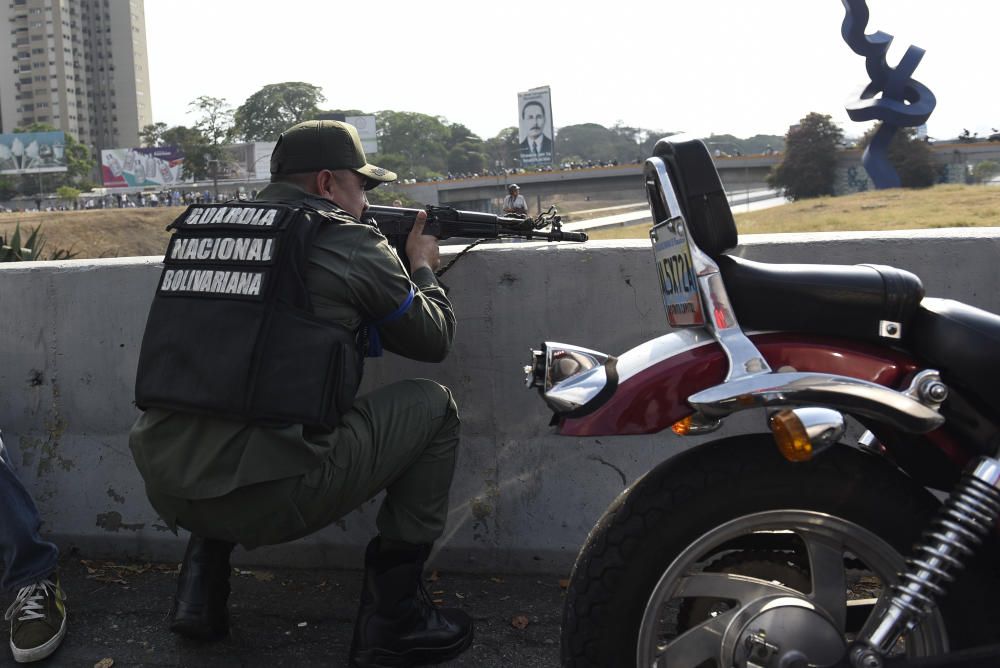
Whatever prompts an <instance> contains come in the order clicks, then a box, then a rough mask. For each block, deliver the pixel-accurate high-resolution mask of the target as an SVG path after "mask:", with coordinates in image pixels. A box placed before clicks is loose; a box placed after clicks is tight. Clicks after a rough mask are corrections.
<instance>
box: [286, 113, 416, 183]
mask: <svg viewBox="0 0 1000 668" xmlns="http://www.w3.org/2000/svg"><path fill="white" fill-rule="evenodd" d="M324 169H331V170H332V169H351V170H353V171H355V172H357V173H358V174H361V175H362V176H364V177H365V178H366V179H367V181H366V184H365V190H371V189H372V188H374V187H375V186H377V185H378V184H380V183H387V182H389V181H395V180H396V174H395V173H394V172H390V171H389V170H387V169H382V168H381V167H376V166H375V165H370V164H368V159H367V158H365V150H364V148H362V146H361V138H360V137H359V136H358V131H357V129H356V128H355V127H354V126H353V125H350V124H349V123H342V122H340V121H306V122H305V123H299V124H298V125H294V126H292V127H290V128H289V129H287V130H285V131H284V132H282V133H281V136H280V137H278V143H277V144H275V145H274V151H273V152H272V153H271V174H276V175H277V174H301V173H303V172H318V171H321V170H324Z"/></svg>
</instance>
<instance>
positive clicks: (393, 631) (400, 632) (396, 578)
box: [351, 536, 472, 668]
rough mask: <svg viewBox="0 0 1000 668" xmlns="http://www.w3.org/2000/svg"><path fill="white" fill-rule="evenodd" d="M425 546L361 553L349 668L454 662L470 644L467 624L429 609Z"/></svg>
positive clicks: (451, 613)
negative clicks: (358, 601)
mask: <svg viewBox="0 0 1000 668" xmlns="http://www.w3.org/2000/svg"><path fill="white" fill-rule="evenodd" d="M429 554H430V546H429V545H422V546H413V547H412V548H409V549H402V550H391V551H381V550H380V549H379V538H378V537H377V536H376V537H375V538H374V539H373V540H372V542H370V543H369V544H368V549H367V551H366V552H365V582H364V588H363V589H362V590H361V607H360V608H359V610H358V620H357V622H356V623H355V625H354V640H353V641H352V642H351V666H352V668H375V667H379V668H381V667H390V666H391V667H392V668H405V667H406V666H419V665H427V664H434V663H441V662H443V661H448V660H450V659H454V658H455V657H456V656H458V655H459V654H461V653H462V652H464V651H465V650H466V649H468V647H469V645H471V644H472V619H471V618H470V617H469V616H468V615H467V614H465V613H464V612H462V611H461V610H448V609H441V608H438V607H437V606H435V605H434V603H433V602H432V601H431V598H430V595H429V594H428V593H427V590H426V589H425V588H424V582H423V570H424V562H425V561H426V560H427V556H428V555H429Z"/></svg>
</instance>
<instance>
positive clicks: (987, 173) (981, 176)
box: [972, 160, 1000, 183]
mask: <svg viewBox="0 0 1000 668" xmlns="http://www.w3.org/2000/svg"><path fill="white" fill-rule="evenodd" d="M998 173H1000V164H998V163H996V162H994V161H993V160H983V161H981V162H977V163H976V166H975V167H973V168H972V177H973V178H974V179H975V180H976V183H986V182H987V181H989V180H990V179H992V178H993V177H994V176H996V175H997V174H998Z"/></svg>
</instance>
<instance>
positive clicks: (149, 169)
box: [101, 146, 184, 188]
mask: <svg viewBox="0 0 1000 668" xmlns="http://www.w3.org/2000/svg"><path fill="white" fill-rule="evenodd" d="M183 173H184V154H183V153H182V152H181V150H180V149H179V148H178V147H176V146H156V147H153V148H113V149H106V150H103V151H101V174H102V177H103V181H104V186H105V187H106V188H134V187H140V186H162V187H170V186H173V185H175V184H179V183H182V182H183V180H184V179H183Z"/></svg>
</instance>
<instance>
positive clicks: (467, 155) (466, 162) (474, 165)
mask: <svg viewBox="0 0 1000 668" xmlns="http://www.w3.org/2000/svg"><path fill="white" fill-rule="evenodd" d="M448 134H449V136H448V142H447V147H448V171H449V172H451V173H453V174H481V173H482V172H483V168H484V166H485V165H486V144H485V143H484V142H483V140H482V139H480V138H479V136H478V135H476V134H474V133H473V132H472V130H470V129H469V128H467V127H465V126H464V125H462V124H461V123H454V124H452V125H450V126H449V127H448Z"/></svg>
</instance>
